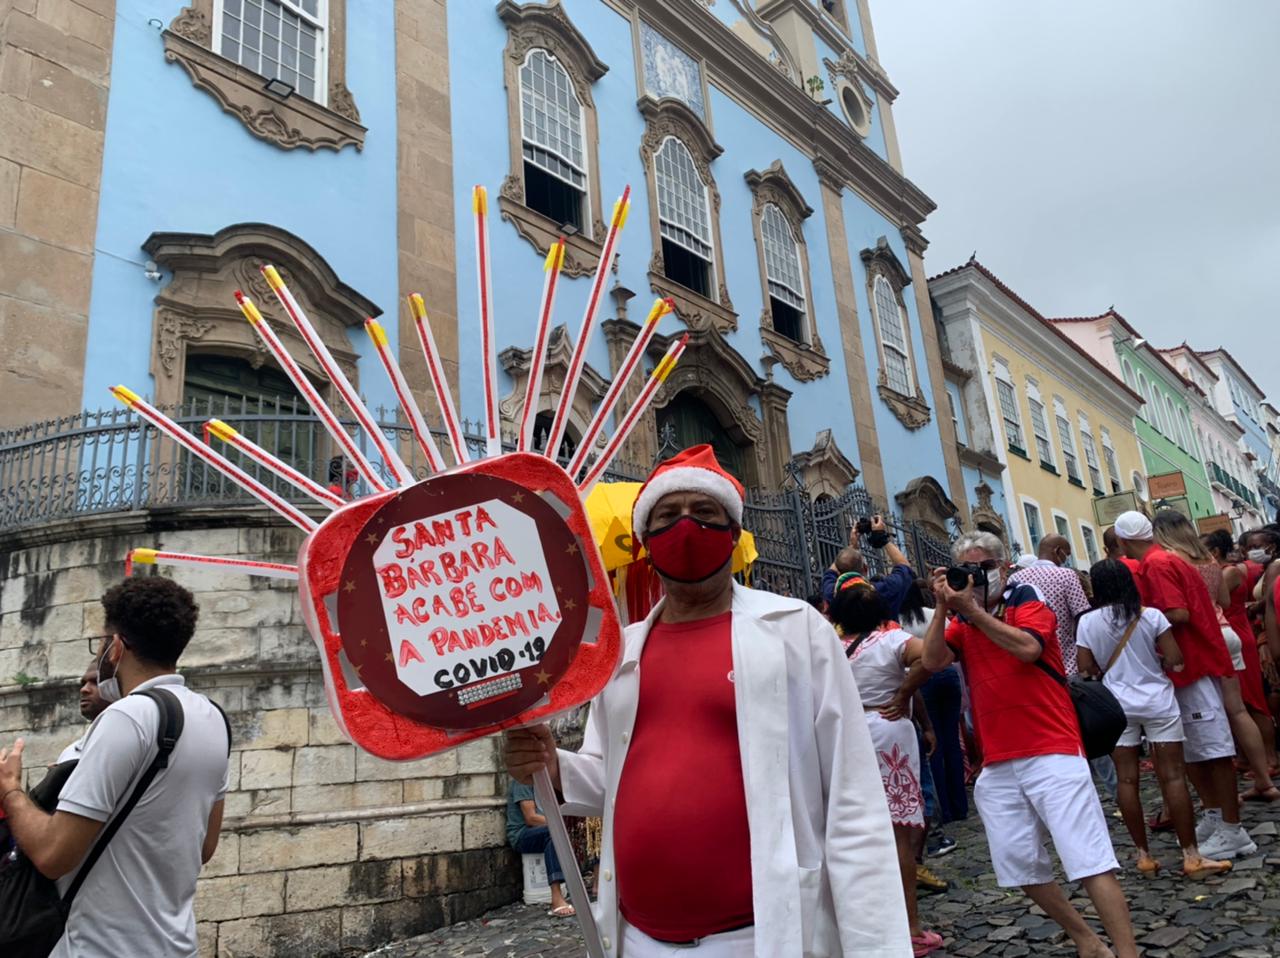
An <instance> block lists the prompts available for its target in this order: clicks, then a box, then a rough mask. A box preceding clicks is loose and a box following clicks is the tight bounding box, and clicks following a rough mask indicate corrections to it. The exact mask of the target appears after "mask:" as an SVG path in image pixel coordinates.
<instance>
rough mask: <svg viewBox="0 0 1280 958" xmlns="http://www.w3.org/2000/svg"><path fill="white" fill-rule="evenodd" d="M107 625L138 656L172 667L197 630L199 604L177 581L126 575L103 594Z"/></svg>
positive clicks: (160, 577)
mask: <svg viewBox="0 0 1280 958" xmlns="http://www.w3.org/2000/svg"><path fill="white" fill-rule="evenodd" d="M102 608H103V609H104V610H105V611H106V624H107V628H108V629H110V630H111V631H112V632H117V633H119V634H120V636H121V638H123V639H124V641H125V644H126V645H127V646H129V648H130V649H131V650H132V651H133V654H134V655H136V656H137V657H138V658H140V659H143V660H145V661H147V662H151V663H154V664H156V665H163V666H166V667H168V668H172V667H173V666H175V665H177V663H178V658H179V656H181V655H182V652H183V650H184V649H186V647H187V643H188V642H190V641H191V636H192V635H193V634H194V633H195V630H196V619H197V618H198V617H199V615H200V606H198V605H196V600H195V598H194V597H193V596H192V595H191V593H190V592H188V591H187V590H186V589H184V588H183V587H182V586H180V585H178V583H176V582H174V581H173V580H172V579H166V578H165V577H164V576H159V575H153V576H145V577H141V578H129V579H125V580H124V581H123V582H121V583H120V584H119V585H114V586H112V587H111V588H110V589H108V590H107V591H106V592H105V593H104V594H103V596H102Z"/></svg>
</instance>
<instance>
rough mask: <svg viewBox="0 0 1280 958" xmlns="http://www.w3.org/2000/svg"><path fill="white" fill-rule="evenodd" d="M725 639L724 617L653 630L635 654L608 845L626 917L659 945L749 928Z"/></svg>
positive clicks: (745, 833) (728, 618) (727, 619)
mask: <svg viewBox="0 0 1280 958" xmlns="http://www.w3.org/2000/svg"><path fill="white" fill-rule="evenodd" d="M731 637H732V613H728V612H726V613H725V614H724V615H719V616H715V617H714V618H710V619H701V620H699V621H697V622H681V623H679V624H677V625H664V624H662V623H659V624H657V625H655V626H654V627H653V629H652V630H651V631H650V632H649V636H648V638H647V640H646V641H645V645H644V650H643V652H642V653H641V658H640V695H639V702H638V704H637V707H636V721H635V727H634V729H633V730H632V732H631V747H630V749H629V750H628V752H627V757H626V762H625V764H624V765H623V768H622V777H621V780H620V781H619V782H618V794H617V800H616V803H615V805H614V812H613V849H614V860H615V865H616V870H617V882H618V904H619V908H620V909H621V911H622V914H623V917H625V918H626V919H627V921H629V922H630V923H631V924H633V925H635V926H636V927H637V928H639V929H640V930H641V931H642V932H644V933H645V934H646V935H648V936H650V937H651V938H657V939H659V940H662V941H688V940H690V939H693V938H705V937H706V936H707V935H714V934H717V933H719V932H722V931H728V930H729V929H731V928H740V927H742V926H744V925H750V924H752V921H753V918H752V916H753V914H754V912H753V909H752V904H751V839H750V832H749V829H748V825H747V799H746V792H745V790H744V788H743V784H742V758H741V755H740V754H739V751H738V721H737V712H736V711H735V707H734V706H735V698H734V688H733V649H732V644H731Z"/></svg>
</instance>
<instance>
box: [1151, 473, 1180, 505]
mask: <svg viewBox="0 0 1280 958" xmlns="http://www.w3.org/2000/svg"><path fill="white" fill-rule="evenodd" d="M1147 493H1148V495H1149V496H1150V497H1151V501H1152V502H1155V501H1156V500H1157V499H1174V498H1177V497H1178V496H1185V495H1186V494H1187V477H1186V476H1184V475H1183V474H1182V473H1181V472H1165V473H1161V474H1160V475H1158V476H1148V477H1147Z"/></svg>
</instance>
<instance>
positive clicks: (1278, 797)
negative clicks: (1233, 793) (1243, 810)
mask: <svg viewBox="0 0 1280 958" xmlns="http://www.w3.org/2000/svg"><path fill="white" fill-rule="evenodd" d="M1240 801H1242V802H1280V788H1276V787H1275V786H1274V785H1273V786H1271V788H1270V789H1269V790H1268V791H1267V792H1260V791H1258V787H1257V786H1256V785H1255V786H1254V787H1253V788H1251V789H1249V790H1248V791H1244V792H1241V793H1240Z"/></svg>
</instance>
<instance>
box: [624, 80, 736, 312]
mask: <svg viewBox="0 0 1280 958" xmlns="http://www.w3.org/2000/svg"><path fill="white" fill-rule="evenodd" d="M636 108H637V109H639V111H640V115H641V116H643V117H644V136H642V137H641V138H640V161H641V163H643V165H644V178H645V183H646V185H647V187H648V190H649V232H650V240H651V242H652V244H653V258H652V259H650V260H649V286H650V288H651V289H652V290H653V291H654V292H655V293H657V294H658V295H659V296H665V297H670V298H671V299H673V300H674V301H675V304H676V313H677V315H679V317H680V319H681V320H682V321H683V322H684V324H685V325H686V326H688V327H689V328H690V329H708V328H710V329H715V330H717V331H718V332H722V333H723V332H728V331H730V330H736V329H737V328H738V314H737V313H736V312H735V311H734V309H733V301H732V300H731V299H730V298H729V286H728V283H727V282H726V280H725V271H724V243H723V242H722V240H721V238H720V188H719V187H718V186H717V185H716V178H715V176H714V175H712V173H711V162H712V161H713V160H714V159H715V158H716V157H718V156H719V155H720V154H721V153H723V152H724V147H722V146H721V145H720V144H719V143H717V142H716V141H715V138H714V137H712V135H711V131H710V130H709V129H707V127H706V125H705V124H704V123H703V122H702V120H700V119H699V118H698V115H697V114H696V113H694V112H693V111H692V110H691V109H689V107H687V106H686V105H685V104H684V103H682V102H681V101H680V100H676V99H673V98H672V97H663V98H662V99H661V100H655V99H654V98H653V97H651V96H647V95H646V96H642V97H640V99H639V100H637V101H636ZM668 138H674V139H677V140H679V141H680V142H681V143H682V144H684V147H685V149H687V150H688V151H689V156H690V157H691V158H692V159H693V165H694V166H695V167H696V168H697V170H698V176H699V177H700V178H701V179H702V182H703V184H704V185H705V186H706V188H707V196H708V198H709V199H710V205H711V211H710V212H711V246H712V254H711V255H712V262H713V265H714V267H715V273H716V277H715V278H716V281H717V290H716V298H715V299H710V298H708V297H706V296H703V295H701V294H699V293H695V292H694V291H693V290H691V289H689V288H688V287H687V286H682V285H680V284H679V283H677V282H675V281H674V280H670V279H668V278H667V277H666V274H665V273H664V269H665V264H664V262H663V258H662V231H661V228H660V226H659V222H658V179H657V174H656V172H655V167H654V158H655V157H656V156H657V154H658V151H659V150H660V149H662V145H663V143H665V142H666V141H667V139H668Z"/></svg>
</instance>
